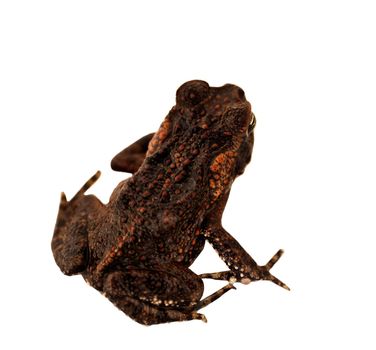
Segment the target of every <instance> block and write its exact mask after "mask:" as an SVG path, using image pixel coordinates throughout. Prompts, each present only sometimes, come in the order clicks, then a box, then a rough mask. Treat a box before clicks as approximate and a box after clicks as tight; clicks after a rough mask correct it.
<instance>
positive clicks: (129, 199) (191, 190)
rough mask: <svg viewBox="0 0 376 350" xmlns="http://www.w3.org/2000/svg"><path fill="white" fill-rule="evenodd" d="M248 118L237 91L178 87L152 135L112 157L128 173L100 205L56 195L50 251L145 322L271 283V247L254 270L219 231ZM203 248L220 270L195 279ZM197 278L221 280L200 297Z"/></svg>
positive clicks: (245, 143) (248, 150)
mask: <svg viewBox="0 0 376 350" xmlns="http://www.w3.org/2000/svg"><path fill="white" fill-rule="evenodd" d="M255 123H256V120H255V116H254V115H253V113H252V111H251V105H250V104H249V102H248V101H247V100H246V98H245V95H244V92H243V90H242V89H240V88H239V87H237V86H235V85H230V84H227V85H224V86H222V87H209V85H208V84H207V83H206V82H204V81H199V80H194V81H189V82H187V83H185V84H183V85H182V86H181V87H180V88H179V89H178V90H177V93H176V105H175V106H174V107H173V108H172V109H171V111H170V112H169V114H168V115H167V117H166V118H165V120H164V121H163V123H162V125H161V126H160V128H159V130H158V131H157V132H156V133H154V134H149V135H147V136H144V137H143V138H141V139H140V140H138V141H136V142H135V143H134V144H132V145H130V146H129V147H127V148H126V149H124V150H123V151H122V152H120V153H119V154H118V155H117V156H116V157H115V158H114V159H113V160H112V163H111V166H112V168H113V169H114V170H117V171H124V172H129V173H132V174H133V176H132V177H130V178H128V179H126V180H124V181H122V182H121V183H120V184H119V185H118V186H117V187H116V188H115V190H114V192H113V193H112V195H111V198H110V201H109V203H108V204H107V205H104V204H102V203H101V202H100V201H99V200H98V199H97V198H96V197H95V196H93V195H85V194H84V193H85V191H86V190H87V189H88V188H89V187H90V186H91V185H92V184H93V183H94V182H95V181H96V180H97V179H98V177H99V175H100V173H99V172H97V173H96V174H95V175H94V176H93V177H92V178H91V179H90V180H89V181H88V182H87V183H86V184H85V185H84V186H83V187H82V188H81V190H80V191H79V192H78V193H77V194H76V195H75V196H74V197H73V198H72V199H71V200H70V201H67V199H66V197H65V195H64V194H62V198H61V203H60V208H59V213H58V218H57V222H56V227H55V232H54V236H53V239H52V251H53V254H54V258H55V260H56V263H57V265H58V266H59V267H60V269H61V270H62V272H63V273H65V274H67V275H73V274H81V275H82V276H83V277H84V279H85V280H86V281H87V282H88V283H89V284H90V285H91V286H93V287H94V288H96V289H97V290H99V291H100V292H102V293H103V294H104V295H105V296H106V297H107V298H108V299H109V300H111V301H112V302H113V303H114V304H115V305H116V306H117V307H118V308H119V309H120V310H122V311H123V312H124V313H126V314H127V315H128V316H130V317H131V318H133V319H134V320H136V321H137V322H139V323H142V324H146V325H150V324H156V323H163V322H172V321H183V320H192V319H201V320H204V321H205V320H206V319H205V316H204V315H203V314H200V313H198V311H199V310H200V309H201V308H203V307H204V306H206V305H208V304H210V303H211V302H213V301H214V300H216V299H217V298H219V297H220V296H222V295H223V294H224V293H226V292H227V291H229V290H230V289H232V288H233V283H235V282H241V283H244V284H248V283H250V282H251V281H258V280H270V281H272V282H274V283H276V284H278V285H279V286H281V287H284V288H286V289H288V287H287V286H286V285H285V284H284V283H282V282H281V281H279V280H278V279H277V278H276V277H274V276H273V275H271V274H270V272H269V270H270V269H271V268H272V266H273V265H274V264H275V263H276V262H277V261H278V259H279V258H280V257H281V255H282V253H283V251H282V250H279V251H278V252H277V253H276V254H275V255H274V256H273V257H272V258H271V259H270V261H269V262H268V263H267V264H266V265H264V266H259V265H257V263H256V262H255V261H254V260H253V259H252V257H251V256H250V255H249V254H248V253H247V252H246V251H245V250H244V249H243V248H242V247H241V246H240V244H239V243H238V242H237V241H236V240H235V239H234V238H233V237H232V236H231V235H230V234H229V233H228V232H227V231H226V230H225V229H224V228H223V227H222V225H221V218H222V213H223V210H224V208H225V205H226V202H227V198H228V196H229V193H230V189H231V185H232V183H233V181H234V179H235V178H236V177H237V176H239V175H240V174H242V173H243V171H244V169H245V166H246V165H247V164H248V163H249V162H250V160H251V154H252V147H253V131H254V127H255ZM205 241H208V242H209V243H210V244H211V245H212V246H213V247H214V249H215V250H216V251H217V252H218V254H219V256H220V257H221V258H222V259H223V260H224V262H225V263H226V265H227V266H228V268H229V270H228V271H223V272H217V273H207V274H202V275H196V274H195V273H194V272H192V271H191V270H190V269H189V266H190V265H191V264H192V263H193V262H194V260H195V259H196V258H197V256H198V255H199V254H200V252H201V251H202V249H203V248H204V244H205ZM203 278H213V279H220V280H227V281H228V282H229V283H228V284H227V285H226V286H224V287H223V288H221V289H220V290H218V291H217V292H215V293H214V294H212V295H211V296H209V297H207V298H205V299H201V297H202V294H203V290H204V286H203V282H202V279H203Z"/></svg>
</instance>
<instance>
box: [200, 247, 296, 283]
mask: <svg viewBox="0 0 376 350" xmlns="http://www.w3.org/2000/svg"><path fill="white" fill-rule="evenodd" d="M282 254H283V250H282V249H280V250H278V252H277V253H276V254H274V256H273V257H272V258H271V259H270V260H269V261H268V263H267V264H266V265H264V266H258V265H257V266H256V267H252V270H251V271H250V272H248V273H247V272H243V271H242V269H240V270H237V269H234V271H232V270H229V271H221V272H214V273H203V274H201V275H199V276H200V277H201V278H211V279H215V280H226V281H229V282H230V283H234V282H241V283H243V284H249V283H251V282H252V281H259V280H267V281H271V282H273V283H275V284H277V285H278V286H280V287H282V288H284V289H287V290H290V288H289V287H288V286H287V285H286V284H285V283H283V282H282V281H280V280H279V279H278V278H277V277H275V276H273V275H272V274H271V273H270V272H269V270H270V269H271V268H272V267H273V266H274V265H275V263H276V262H277V261H278V260H279V259H280V257H281V256H282Z"/></svg>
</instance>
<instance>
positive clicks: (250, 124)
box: [247, 113, 256, 135]
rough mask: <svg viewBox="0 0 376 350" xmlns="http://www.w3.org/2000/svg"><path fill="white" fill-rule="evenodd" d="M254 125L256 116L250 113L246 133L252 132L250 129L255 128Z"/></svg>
mask: <svg viewBox="0 0 376 350" xmlns="http://www.w3.org/2000/svg"><path fill="white" fill-rule="evenodd" d="M255 126H256V117H255V115H254V114H253V113H252V114H251V121H250V122H249V125H248V130H247V133H248V135H249V134H251V133H252V131H253V129H254V128H255Z"/></svg>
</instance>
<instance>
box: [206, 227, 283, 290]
mask: <svg viewBox="0 0 376 350" xmlns="http://www.w3.org/2000/svg"><path fill="white" fill-rule="evenodd" d="M204 235H205V237H206V239H207V240H208V241H209V243H210V244H211V245H212V246H213V248H214V249H215V250H216V251H217V252H218V254H219V256H220V257H221V258H222V260H223V261H224V262H225V263H226V265H227V266H228V267H229V268H230V271H222V272H215V273H205V274H202V275H200V277H201V278H212V279H218V280H227V281H230V282H241V283H243V284H248V283H250V282H251V281H259V280H269V281H272V282H274V283H275V284H277V285H279V286H281V287H283V288H285V289H287V290H290V288H289V287H288V286H287V285H286V284H284V283H283V282H281V281H280V280H279V279H278V278H276V277H275V276H273V275H272V274H271V273H270V272H269V271H270V269H271V268H272V267H273V266H274V264H275V263H276V262H277V261H278V260H279V258H280V257H281V256H282V254H283V250H281V249H280V250H279V251H278V252H277V253H276V254H275V255H274V256H273V257H272V258H271V259H270V260H269V262H268V263H267V264H266V265H263V266H259V265H257V263H256V262H255V261H254V260H253V258H252V257H251V256H250V255H249V254H248V253H247V252H246V251H245V249H244V248H243V247H242V246H241V245H240V244H239V243H238V242H237V241H236V240H235V238H233V237H232V236H231V235H230V234H229V233H228V232H227V231H226V230H225V229H224V228H223V227H221V226H219V227H210V228H207V229H205V231H204Z"/></svg>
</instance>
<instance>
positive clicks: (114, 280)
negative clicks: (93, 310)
mask: <svg viewBox="0 0 376 350" xmlns="http://www.w3.org/2000/svg"><path fill="white" fill-rule="evenodd" d="M231 288H232V285H231V286H229V285H228V286H226V287H224V288H222V289H221V290H219V291H217V292H216V293H214V294H212V295H211V296H209V297H207V298H205V299H203V300H201V301H200V299H201V296H202V293H203V290H204V286H203V282H202V280H201V279H200V278H199V277H198V276H197V275H196V274H194V273H193V272H192V271H190V270H189V269H188V268H186V267H184V266H183V267H182V266H176V265H172V264H171V265H168V266H163V267H161V266H158V267H155V268H152V269H145V268H143V269H139V268H134V269H130V270H127V271H125V272H124V271H115V272H111V273H110V274H108V275H107V277H106V280H105V283H104V286H103V292H104V293H105V295H106V297H107V298H108V299H109V300H110V301H111V302H112V303H113V304H115V305H116V306H117V307H118V308H119V309H120V310H122V311H123V312H124V313H125V314H127V315H128V316H130V317H131V318H132V319H134V320H135V321H137V322H139V323H141V324H144V325H151V324H158V323H165V322H174V321H188V320H194V319H198V320H202V321H205V322H206V318H205V316H204V315H202V314H200V313H198V312H197V311H198V310H199V309H201V308H203V307H205V306H207V305H208V304H210V303H211V302H213V301H214V300H216V299H218V298H219V297H220V296H222V295H223V294H224V293H226V292H227V291H228V290H230V289H231Z"/></svg>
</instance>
